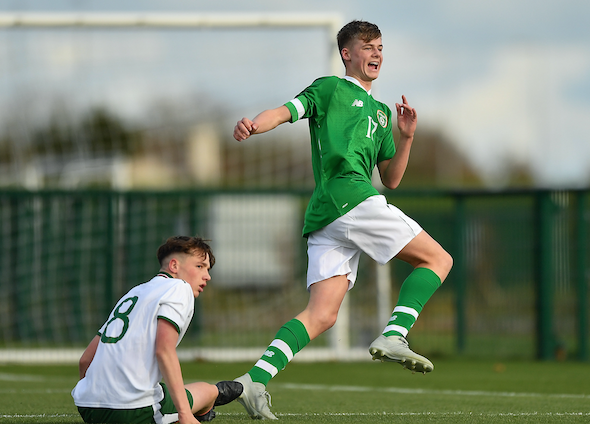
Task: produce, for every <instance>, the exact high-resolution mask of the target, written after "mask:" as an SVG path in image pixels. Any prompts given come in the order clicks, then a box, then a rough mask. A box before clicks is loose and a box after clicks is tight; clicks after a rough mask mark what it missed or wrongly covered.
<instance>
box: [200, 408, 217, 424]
mask: <svg viewBox="0 0 590 424" xmlns="http://www.w3.org/2000/svg"><path fill="white" fill-rule="evenodd" d="M195 418H196V419H197V420H199V422H202V423H204V422H208V421H213V418H215V411H214V410H213V408H211V409H210V410H209V412H207V413H206V414H203V415H195Z"/></svg>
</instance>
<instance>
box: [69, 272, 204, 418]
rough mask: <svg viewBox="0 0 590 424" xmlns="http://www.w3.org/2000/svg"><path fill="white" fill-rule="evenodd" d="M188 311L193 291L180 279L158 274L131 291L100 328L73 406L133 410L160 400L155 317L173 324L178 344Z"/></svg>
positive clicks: (188, 319)
mask: <svg viewBox="0 0 590 424" xmlns="http://www.w3.org/2000/svg"><path fill="white" fill-rule="evenodd" d="M193 313H194V295H193V291H192V289H191V286H190V285H189V284H188V283H186V282H185V281H183V280H179V279H175V278H171V277H170V276H169V275H167V274H164V273H160V274H158V275H157V276H155V277H154V278H152V279H151V280H150V281H148V282H147V283H143V284H140V285H138V286H136V287H134V288H132V289H131V290H130V291H129V292H128V293H127V294H126V295H124V296H123V297H122V298H121V299H120V300H119V301H118V302H117V305H116V306H115V308H114V309H113V311H112V312H111V314H110V315H109V318H108V320H107V321H106V322H105V323H104V325H103V326H102V327H101V328H100V331H99V335H100V337H101V340H100V343H99V344H98V348H97V350H96V355H95V356H94V359H93V361H92V363H91V364H90V367H89V368H88V370H87V372H86V377H85V378H83V379H82V380H80V381H79V382H78V384H77V385H76V387H74V389H73V390H72V396H73V398H74V403H75V404H76V405H77V406H84V407H90V408H110V409H135V408H142V407H146V406H149V405H154V404H156V403H158V402H160V401H161V400H162V399H163V397H164V395H163V392H162V388H161V387H160V385H159V384H158V383H159V382H160V381H161V379H162V374H161V373H160V370H159V368H158V361H157V359H156V352H155V348H156V328H157V323H158V318H163V319H166V320H168V321H170V322H171V323H172V324H174V325H175V326H176V328H177V330H178V333H179V337H178V343H180V341H181V340H182V337H183V336H184V334H185V332H186V330H187V328H188V326H189V324H190V322H191V320H192V317H193ZM178 343H177V345H178Z"/></svg>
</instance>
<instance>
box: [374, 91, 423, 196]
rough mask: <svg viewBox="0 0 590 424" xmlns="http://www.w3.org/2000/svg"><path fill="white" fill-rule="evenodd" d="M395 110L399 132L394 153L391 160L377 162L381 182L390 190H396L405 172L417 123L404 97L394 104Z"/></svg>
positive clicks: (414, 113) (414, 110)
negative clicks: (400, 101)
mask: <svg viewBox="0 0 590 424" xmlns="http://www.w3.org/2000/svg"><path fill="white" fill-rule="evenodd" d="M395 108H396V110H397V127H398V128H399V132H400V138H399V141H398V142H397V147H396V152H395V155H394V156H393V158H391V159H389V160H384V161H382V162H379V164H378V165H377V167H378V169H379V174H380V175H381V182H382V183H383V185H384V186H385V187H387V188H390V189H395V188H397V186H398V185H399V184H400V182H401V180H402V178H403V176H404V173H405V172H406V168H407V166H408V161H409V159H410V149H411V148H412V142H413V141H414V132H415V131H416V124H417V122H418V115H417V114H416V109H414V108H412V107H410V105H409V104H408V101H407V100H406V96H402V103H401V104H400V103H396V104H395Z"/></svg>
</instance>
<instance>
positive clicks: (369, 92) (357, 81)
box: [344, 75, 371, 95]
mask: <svg viewBox="0 0 590 424" xmlns="http://www.w3.org/2000/svg"><path fill="white" fill-rule="evenodd" d="M344 79H345V80H347V81H350V82H351V83H353V84H356V85H358V86H359V87H360V88H362V89H363V90H365V91H367V90H366V89H365V87H363V86H362V85H361V83H360V82H359V80H357V79H356V78H355V77H351V76H349V75H345V76H344ZM367 93H368V94H369V95H371V90H369V91H367Z"/></svg>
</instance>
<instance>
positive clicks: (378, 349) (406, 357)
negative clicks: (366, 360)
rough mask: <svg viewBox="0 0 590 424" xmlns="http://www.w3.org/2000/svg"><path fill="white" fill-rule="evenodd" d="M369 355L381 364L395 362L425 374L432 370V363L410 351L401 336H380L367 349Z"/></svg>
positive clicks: (406, 342)
mask: <svg viewBox="0 0 590 424" xmlns="http://www.w3.org/2000/svg"><path fill="white" fill-rule="evenodd" d="M369 353H370V354H371V356H373V360H377V359H378V360H380V361H381V362H383V361H387V362H397V363H398V364H400V365H401V366H403V367H404V368H406V369H408V370H410V371H413V372H421V373H422V374H426V373H427V372H431V371H432V370H434V365H433V364H432V362H430V361H429V360H428V358H425V357H424V356H422V355H418V354H417V353H416V352H414V351H412V350H411V349H410V346H409V345H408V341H407V340H406V339H405V338H404V337H401V336H388V337H386V336H384V335H383V334H382V335H380V336H379V337H377V338H376V339H375V341H374V342H373V343H371V346H370V347H369Z"/></svg>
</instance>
